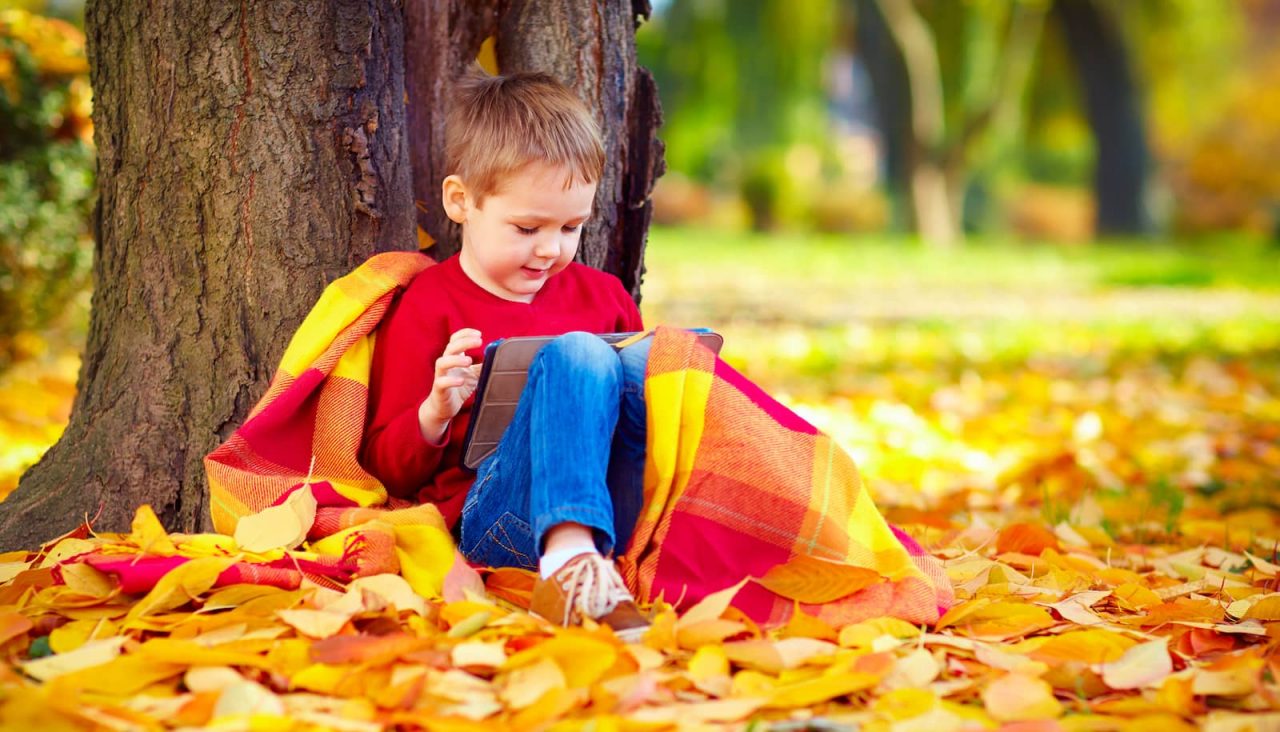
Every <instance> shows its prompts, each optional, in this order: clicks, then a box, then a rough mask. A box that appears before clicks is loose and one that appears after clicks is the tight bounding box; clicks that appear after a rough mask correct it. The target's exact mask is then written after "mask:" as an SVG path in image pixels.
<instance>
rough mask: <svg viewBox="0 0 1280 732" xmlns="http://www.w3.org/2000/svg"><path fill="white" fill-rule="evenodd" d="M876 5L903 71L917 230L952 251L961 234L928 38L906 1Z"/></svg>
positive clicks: (935, 60)
mask: <svg viewBox="0 0 1280 732" xmlns="http://www.w3.org/2000/svg"><path fill="white" fill-rule="evenodd" d="M877 4H878V7H879V9H880V16H881V18H882V19H883V21H884V24H885V27H886V28H887V29H888V31H889V33H890V34H892V36H893V39H894V42H895V43H896V45H897V47H898V49H899V50H900V51H901V52H902V59H903V63H904V64H905V67H906V71H907V83H908V87H909V89H910V98H911V107H910V109H911V137H912V143H911V145H910V148H909V150H908V169H909V171H910V174H909V177H910V185H911V201H912V207H913V208H914V209H915V222H916V226H917V230H918V231H919V233H920V236H921V237H922V238H923V239H924V240H925V241H926V242H927V243H929V244H931V245H933V246H936V247H940V248H949V247H953V246H955V245H956V244H957V243H958V242H959V241H960V239H961V238H962V236H963V234H962V231H961V228H960V221H959V219H958V218H957V215H956V212H953V211H952V206H951V200H952V196H951V195H950V194H949V193H948V192H947V176H946V174H945V172H944V170H943V159H944V156H945V153H946V143H947V129H946V114H945V109H944V105H943V92H942V72H941V70H940V69H939V67H938V51H937V48H936V45H935V43H934V39H933V33H932V31H930V30H929V25H928V23H926V22H925V20H924V18H923V17H921V15H920V13H919V11H918V10H916V8H915V6H914V5H913V4H912V0H877Z"/></svg>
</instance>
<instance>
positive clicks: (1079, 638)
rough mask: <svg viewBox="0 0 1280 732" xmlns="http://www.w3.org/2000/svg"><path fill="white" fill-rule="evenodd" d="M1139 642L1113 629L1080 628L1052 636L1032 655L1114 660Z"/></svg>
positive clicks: (1068, 659)
mask: <svg viewBox="0 0 1280 732" xmlns="http://www.w3.org/2000/svg"><path fill="white" fill-rule="evenodd" d="M1135 645H1137V641H1135V640H1133V639H1132V638H1129V637H1128V636H1123V635H1120V634H1119V633H1113V632H1111V631H1109V630H1098V629H1094V630H1076V631H1070V632H1067V633H1063V634H1061V635H1056V636H1054V637H1052V638H1050V639H1048V640H1047V641H1046V642H1045V643H1044V644H1042V645H1041V646H1040V647H1039V648H1037V649H1036V650H1035V652H1034V653H1032V655H1033V656H1035V657H1036V658H1039V659H1042V660H1043V659H1057V660H1061V661H1081V662H1083V663H1110V662H1112V661H1115V660H1117V659H1119V658H1120V657H1121V656H1123V655H1124V653H1125V651H1128V650H1129V649H1130V648H1133V647H1134V646H1135Z"/></svg>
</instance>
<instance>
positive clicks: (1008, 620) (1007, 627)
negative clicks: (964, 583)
mask: <svg viewBox="0 0 1280 732" xmlns="http://www.w3.org/2000/svg"><path fill="white" fill-rule="evenodd" d="M965 620H966V622H965V623H963V624H960V625H959V626H958V627H960V628H961V629H962V630H964V631H965V634H966V635H972V636H979V637H983V638H991V639H994V640H1004V639H1008V638H1013V637H1015V636H1022V635H1026V634H1028V633H1032V632H1035V631H1037V630H1043V629H1044V628H1049V627H1052V626H1053V625H1056V621H1055V620H1054V619H1053V616H1052V615H1050V614H1049V611H1048V610H1045V609H1044V608H1042V607H1037V606H1035V605H1027V604H1024V603H1017V602H1005V601H1001V602H993V603H991V604H990V605H987V606H985V607H983V608H981V609H979V610H977V611H975V612H974V613H972V614H971V615H969V616H968V617H967V618H966V619H965Z"/></svg>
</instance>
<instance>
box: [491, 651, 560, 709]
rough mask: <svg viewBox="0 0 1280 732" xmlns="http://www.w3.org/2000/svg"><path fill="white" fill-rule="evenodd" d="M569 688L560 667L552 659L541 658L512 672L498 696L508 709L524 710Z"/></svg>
mask: <svg viewBox="0 0 1280 732" xmlns="http://www.w3.org/2000/svg"><path fill="white" fill-rule="evenodd" d="M567 686H568V681H567V680H566V679H565V677H564V672H563V671H561V670H560V666H559V665H557V664H556V662H555V661H553V660H551V659H550V658H540V659H538V660H537V661H535V662H534V663H532V664H529V665H527V666H521V667H520V668H517V669H514V670H512V671H511V673H509V674H508V675H507V680H506V684H505V685H504V686H503V687H502V690H501V691H500V692H499V693H498V695H499V697H500V698H501V699H502V702H503V703H504V704H506V705H507V707H508V708H510V709H524V708H525V707H528V706H531V705H532V704H534V703H536V702H537V701H538V700H539V699H541V698H543V697H544V696H545V695H547V694H548V693H550V692H553V691H557V690H563V689H565V688H566V687H567Z"/></svg>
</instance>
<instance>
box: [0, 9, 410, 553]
mask: <svg viewBox="0 0 1280 732" xmlns="http://www.w3.org/2000/svg"><path fill="white" fill-rule="evenodd" d="M402 23H403V18H402V15H401V13H400V9H399V6H398V4H397V3H396V2H394V1H393V0H328V1H327V2H314V1H304V0H273V2H271V3H261V2H254V1H253V0H241V1H240V2H239V3H190V2H188V3H179V2H175V1H174V0H160V1H158V2H144V1H143V0H111V1H110V2H107V1H106V0H91V1H90V3H89V6H88V8H87V11H86V26H87V34H88V52H89V62H90V66H91V69H92V81H93V90H94V111H93V119H94V125H95V139H96V143H97V149H98V183H99V186H100V194H99V195H100V198H99V203H98V209H97V212H96V214H95V216H96V222H95V239H96V250H95V254H96V259H95V262H94V280H95V290H94V295H93V310H92V315H91V319H90V326H89V338H88V344H87V348H86V352H85V355H84V361H83V366H82V367H81V371H80V378H79V388H78V392H77V396H76V401H75V405H74V408H73V411H72V417H71V422H70V425H69V426H68V427H67V429H66V432H65V433H64V435H63V437H62V439H61V440H60V441H59V442H58V444H57V445H55V446H54V447H53V448H52V449H51V450H50V451H49V452H48V453H47V454H46V455H45V457H44V459H43V460H41V461H40V463H39V464H37V465H36V466H35V467H34V468H33V469H32V470H31V471H30V472H28V474H27V475H26V476H24V478H23V480H22V482H21V484H20V485H19V487H18V489H17V491H16V492H15V493H14V494H13V495H12V496H10V498H9V499H8V500H7V501H5V502H4V503H3V504H0V548H2V549H14V548H31V547H33V546H35V545H36V544H37V543H39V542H40V541H43V540H47V539H50V538H52V537H53V536H55V535H57V534H59V533H62V532H65V531H67V530H69V529H72V528H74V527H75V526H76V525H77V524H78V523H80V522H81V521H82V520H84V518H85V517H86V516H88V517H93V516H94V515H95V514H97V513H98V512H99V511H101V515H100V517H99V518H98V520H97V521H96V522H95V523H94V528H95V529H97V530H100V531H115V530H121V529H125V528H127V527H128V525H129V520H130V518H131V517H132V515H133V512H134V509H135V508H136V507H137V506H138V505H140V504H143V503H149V504H151V505H152V507H153V508H154V509H155V511H156V513H157V514H158V515H159V516H160V517H161V519H162V521H163V522H164V524H165V525H166V526H167V527H168V528H169V529H171V530H181V531H193V530H206V529H208V528H209V519H208V514H209V512H208V506H207V502H208V498H207V496H208V493H207V490H206V487H205V480H204V471H203V468H202V465H201V458H202V456H203V455H204V454H205V453H206V452H208V451H209V450H210V449H212V448H213V447H214V446H216V445H217V444H218V443H220V442H221V441H222V440H223V439H224V438H226V437H227V436H228V435H229V434H230V433H231V432H232V431H233V430H234V429H235V427H237V426H238V425H239V424H240V423H241V421H242V420H243V419H244V417H245V416H246V414H247V413H248V410H249V408H250V407H251V406H252V405H253V404H254V402H255V401H256V400H257V398H258V397H259V396H260V395H261V394H262V393H263V391H264V390H265V388H266V386H267V382H268V379H269V378H270V375H271V371H272V369H273V368H274V367H275V364H276V363H277V362H278V360H279V357H280V355H281V354H282V353H283V350H284V347H285V345H286V344H287V343H288V341H289V337H290V335H291V334H292V333H293V330H294V329H295V327H296V326H297V325H298V323H300V322H301V320H302V318H303V316H304V315H305V313H306V312H307V310H308V309H309V308H310V307H311V305H312V304H313V303H314V302H315V299H316V297H317V296H318V295H319V293H320V291H321V289H322V288H323V287H324V286H325V284H326V283H328V282H329V281H331V280H333V279H334V278H335V277H337V276H339V275H341V274H343V273H344V272H346V271H348V270H350V269H351V268H352V267H353V266H355V265H356V264H358V263H359V262H361V261H363V260H364V259H365V258H367V257H368V256H369V255H370V254H373V253H375V252H378V251H385V250H391V249H405V248H412V247H413V244H414V231H413V211H412V198H411V188H410V173H409V167H408V150H407V139H406V137H405V135H404V103H403V98H404V79H403V39H404V35H403V28H402Z"/></svg>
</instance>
